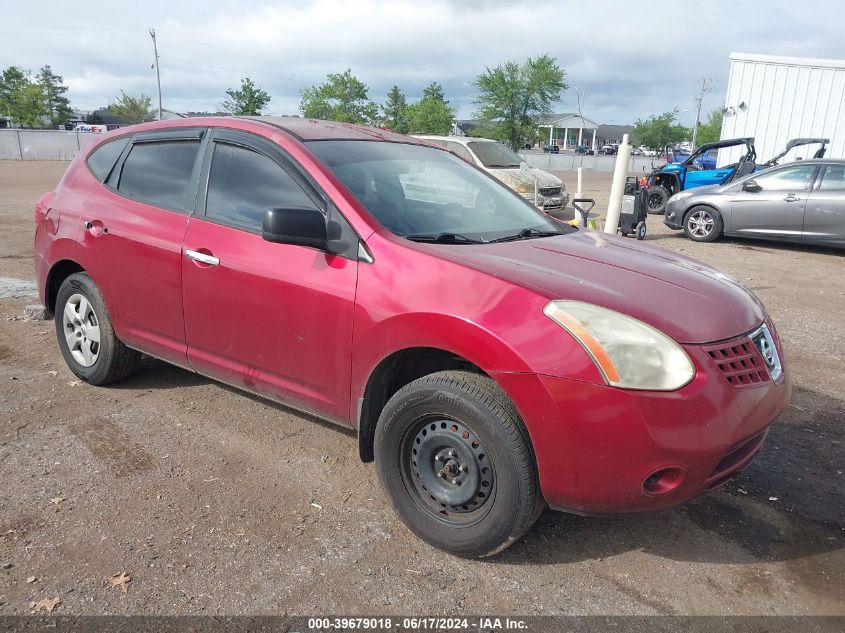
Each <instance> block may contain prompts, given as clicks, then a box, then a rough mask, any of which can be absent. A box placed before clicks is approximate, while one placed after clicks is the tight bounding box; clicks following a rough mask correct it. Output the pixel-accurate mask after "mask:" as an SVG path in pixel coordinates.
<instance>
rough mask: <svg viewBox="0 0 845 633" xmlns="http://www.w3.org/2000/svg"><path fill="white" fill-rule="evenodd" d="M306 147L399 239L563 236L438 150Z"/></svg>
mask: <svg viewBox="0 0 845 633" xmlns="http://www.w3.org/2000/svg"><path fill="white" fill-rule="evenodd" d="M307 145H308V147H309V149H310V150H311V151H312V152H314V154H316V155H317V157H319V158H320V159H321V160H322V161H323V163H325V165H326V166H327V167H328V168H329V169H331V170H332V172H333V173H334V174H335V175H336V176H337V177H338V178H339V179H340V180H341V181H342V182H343V184H344V185H346V187H347V188H348V189H349V191H350V192H352V194H354V195H355V197H356V198H358V200H359V201H360V202H361V204H363V205H364V206H365V207H366V208H367V210H369V212H370V213H372V214H373V216H374V217H375V218H376V219H377V220H378V221H379V222H380V223H381V224H382V225H384V226H385V227H386V228H387V229H389V230H390V231H392V232H393V233H395V234H396V235H400V236H402V237H407V238H409V239H419V240H420V241H423V240H425V241H439V242H448V243H455V244H457V243H473V242H490V241H493V240H501V239H510V238H517V237H518V238H519V239H531V238H535V237H543V236H544V235H548V234H550V233H551V234H559V233H564V232H569V227H567V226H566V225H562V224H559V223H555V222H554V221H552V220H551V219H549V218H548V217H547V216H545V215H544V214H543V213H541V212H540V211H539V210H537V209H536V208H535V207H534V206H533V205H531V203H529V202H526V201H525V200H524V199H523V198H522V197H521V196H519V195H518V194H516V193H514V192H512V191H511V190H510V189H508V188H506V187H505V186H504V185H501V184H499V183H498V181H496V180H494V179H493V178H491V177H489V176H487V175H486V174H484V173H483V172H480V171H479V170H478V169H476V168H474V167H471V166H470V165H468V164H467V163H466V162H465V161H463V160H461V159H460V158H457V157H456V156H454V155H452V154H450V153H449V152H446V151H443V150H441V149H437V148H434V147H425V146H422V145H411V144H406V143H386V142H383V141H310V142H308V143H307ZM572 230H575V229H572Z"/></svg>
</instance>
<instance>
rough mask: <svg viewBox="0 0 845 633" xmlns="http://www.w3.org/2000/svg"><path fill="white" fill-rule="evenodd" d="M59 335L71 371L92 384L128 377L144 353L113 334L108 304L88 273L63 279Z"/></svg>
mask: <svg viewBox="0 0 845 633" xmlns="http://www.w3.org/2000/svg"><path fill="white" fill-rule="evenodd" d="M55 323H56V337H57V339H58V341H59V349H61V350H62V356H64V358H65V362H66V363H67V366H68V367H69V368H70V370H71V371H72V372H73V373H74V374H76V375H77V376H78V377H79V378H81V379H82V380H84V381H85V382H88V383H90V384H92V385H107V384H109V383H113V382H118V381H120V380H123V379H124V378H127V377H129V376H130V375H131V374H132V373H134V371H135V370H136V369H137V367H138V362H139V361H140V360H141V354H140V353H139V352H136V351H135V350H133V349H129V348H128V347H126V346H125V345H124V344H123V343H122V342H121V341H120V339H118V338H117V336H115V334H114V328H112V325H111V319H110V318H109V313H108V310H106V304H105V302H104V301H103V297H102V295H101V294H100V291H99V290H98V289H97V285H96V284H95V283H94V281H93V280H92V279H91V277H90V276H88V274H87V273H74V274H73V275H70V276H69V277H68V278H67V279H65V280H64V282H63V283H62V285H61V287H60V288H59V294H58V295H57V297H56V316H55Z"/></svg>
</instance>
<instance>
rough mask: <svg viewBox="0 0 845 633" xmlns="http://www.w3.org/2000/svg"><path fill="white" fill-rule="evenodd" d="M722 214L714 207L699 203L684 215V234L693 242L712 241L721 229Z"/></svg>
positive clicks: (720, 232)
mask: <svg viewBox="0 0 845 633" xmlns="http://www.w3.org/2000/svg"><path fill="white" fill-rule="evenodd" d="M723 226H724V225H723V223H722V216H721V215H720V214H719V212H718V211H716V209H713V208H712V207H706V206H703V205H699V206H697V207H693V208H692V209H690V210H689V211H687V214H686V215H685V216H684V234H685V235H686V236H687V237H688V238H689V239H691V240H692V241H693V242H713V241H715V240H717V239H718V238H719V236H720V235H721V234H722V229H723Z"/></svg>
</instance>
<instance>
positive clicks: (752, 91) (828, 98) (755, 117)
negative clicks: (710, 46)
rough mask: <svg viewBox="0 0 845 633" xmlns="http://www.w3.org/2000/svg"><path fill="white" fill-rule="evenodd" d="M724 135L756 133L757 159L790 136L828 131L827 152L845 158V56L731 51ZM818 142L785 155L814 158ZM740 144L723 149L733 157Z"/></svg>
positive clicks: (729, 159) (727, 159)
mask: <svg viewBox="0 0 845 633" xmlns="http://www.w3.org/2000/svg"><path fill="white" fill-rule="evenodd" d="M730 60H731V69H730V76H729V79H728V90H727V94H726V95H725V112H724V116H723V119H722V138H723V139H728V138H736V137H743V136H753V137H754V138H755V139H756V140H755V145H756V147H757V160H758V162H765V161H767V160H769V159H770V158H771V157H772V156H774V155H775V154H778V153H780V152H781V151H782V150H783V148H784V147H785V146H786V142H787V141H788V140H789V139H792V138H797V137H802V136H804V137H811V136H813V137H827V138H829V139H830V141H831V142H830V145H828V150H827V155H826V156H827V157H829V158H845V60H825V59H803V58H790V57H776V56H769V55H749V54H745V53H731V56H730ZM816 149H818V146H809V147H805V148H799V149H798V150H797V151H793V152H791V153H790V154H788V155H787V156H786V157H785V160H795V159H796V158H797V157H799V156H800V157H802V158H809V157H811V156H812V152H815V150H816ZM740 154H741V149H740V148H731V149H727V150H722V153H721V154H720V156H719V162H720V163H727V162H734V161H736V160H738V158H739V156H740Z"/></svg>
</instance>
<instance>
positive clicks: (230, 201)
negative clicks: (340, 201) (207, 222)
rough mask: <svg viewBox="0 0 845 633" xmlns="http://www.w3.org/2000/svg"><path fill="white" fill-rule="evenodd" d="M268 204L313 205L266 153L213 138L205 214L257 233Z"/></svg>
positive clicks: (279, 205)
mask: <svg viewBox="0 0 845 633" xmlns="http://www.w3.org/2000/svg"><path fill="white" fill-rule="evenodd" d="M272 207H314V203H313V202H312V201H311V198H309V197H308V196H307V195H306V193H305V192H304V191H303V190H302V187H300V186H299V184H298V183H297V182H296V181H295V180H294V179H293V177H292V176H291V175H290V174H288V172H286V171H285V170H284V169H283V168H282V167H281V165H279V164H278V163H277V162H276V161H274V160H273V159H272V158H270V157H269V156H265V155H264V154H259V153H258V152H255V151H253V150H251V149H247V148H245V147H240V146H238V145H230V144H228V143H223V142H219V141H218V142H216V143H215V145H214V154H213V155H212V158H211V170H210V171H209V175H208V193H207V194H206V203H205V215H206V217H208V218H209V219H211V220H214V221H216V222H220V223H221V224H226V225H229V226H232V227H234V228H239V229H243V230H246V231H251V232H253V233H260V232H261V226H262V223H263V220H264V213H265V212H266V211H267V209H269V208H272Z"/></svg>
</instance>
